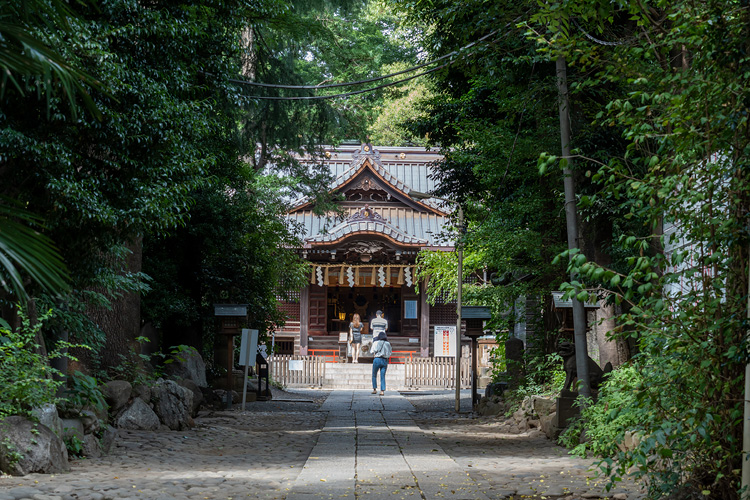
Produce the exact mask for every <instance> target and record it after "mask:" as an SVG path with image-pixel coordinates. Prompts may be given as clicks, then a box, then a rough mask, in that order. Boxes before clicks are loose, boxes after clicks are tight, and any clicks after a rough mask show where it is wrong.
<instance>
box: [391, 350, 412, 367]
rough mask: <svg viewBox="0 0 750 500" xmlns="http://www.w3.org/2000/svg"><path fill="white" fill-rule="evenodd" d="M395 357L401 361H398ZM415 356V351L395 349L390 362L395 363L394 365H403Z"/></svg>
mask: <svg viewBox="0 0 750 500" xmlns="http://www.w3.org/2000/svg"><path fill="white" fill-rule="evenodd" d="M394 358H395V359H397V360H400V361H396V360H394ZM413 358H414V351H393V352H392V353H391V357H390V358H389V360H388V362H389V363H393V364H394V365H403V364H404V363H406V362H407V361H411V360H412V359H413Z"/></svg>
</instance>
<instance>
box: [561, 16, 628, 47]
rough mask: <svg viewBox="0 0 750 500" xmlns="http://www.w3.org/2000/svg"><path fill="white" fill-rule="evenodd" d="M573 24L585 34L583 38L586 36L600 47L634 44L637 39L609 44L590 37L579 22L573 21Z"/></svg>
mask: <svg viewBox="0 0 750 500" xmlns="http://www.w3.org/2000/svg"><path fill="white" fill-rule="evenodd" d="M573 24H575V25H576V27H577V28H578V29H579V30H580V32H581V33H583V36H585V37H586V38H588V39H589V40H591V41H592V42H594V43H598V44H599V45H604V46H606V47H617V46H619V45H625V44H628V43H630V42H632V41H633V40H635V37H630V38H626V39H624V40H622V41H619V42H607V41H605V40H599V39H598V38H595V37H593V36H592V35H590V34H589V33H588V32H587V31H586V30H585V29H583V28H582V27H581V25H580V24H578V21H577V20H575V19H573Z"/></svg>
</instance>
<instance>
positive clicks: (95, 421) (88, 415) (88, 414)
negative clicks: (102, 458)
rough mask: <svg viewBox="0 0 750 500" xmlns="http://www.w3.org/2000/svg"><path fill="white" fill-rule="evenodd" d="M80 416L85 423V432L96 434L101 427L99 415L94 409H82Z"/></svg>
mask: <svg viewBox="0 0 750 500" xmlns="http://www.w3.org/2000/svg"><path fill="white" fill-rule="evenodd" d="M78 418H79V420H80V421H81V424H83V433H84V434H95V433H97V432H99V429H101V424H100V422H99V416H98V415H97V414H96V413H94V412H93V411H92V410H81V416H80V417H78Z"/></svg>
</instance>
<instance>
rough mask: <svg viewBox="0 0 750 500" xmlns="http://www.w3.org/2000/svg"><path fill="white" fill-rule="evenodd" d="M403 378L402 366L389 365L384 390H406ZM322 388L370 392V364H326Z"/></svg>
mask: <svg viewBox="0 0 750 500" xmlns="http://www.w3.org/2000/svg"><path fill="white" fill-rule="evenodd" d="M360 361H362V360H360ZM405 377H406V374H405V372H404V365H400V364H394V363H391V364H389V365H388V370H387V371H386V374H385V385H386V390H389V391H402V390H405V389H407V387H406V385H405ZM323 387H324V388H325V389H363V390H365V389H366V390H372V363H371V362H370V361H369V360H367V361H364V362H361V363H326V367H325V378H324V383H323ZM378 389H380V374H378Z"/></svg>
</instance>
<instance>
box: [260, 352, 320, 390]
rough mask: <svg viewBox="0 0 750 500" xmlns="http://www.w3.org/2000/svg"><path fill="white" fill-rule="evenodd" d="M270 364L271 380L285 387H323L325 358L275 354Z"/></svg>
mask: <svg viewBox="0 0 750 500" xmlns="http://www.w3.org/2000/svg"><path fill="white" fill-rule="evenodd" d="M270 363H271V366H270V369H271V378H272V379H273V381H274V382H278V383H279V384H281V385H283V386H305V387H311V386H312V387H320V386H322V385H323V379H324V378H325V373H326V363H325V357H321V356H293V355H289V354H275V355H274V356H273V357H272V358H271V361H270Z"/></svg>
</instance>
